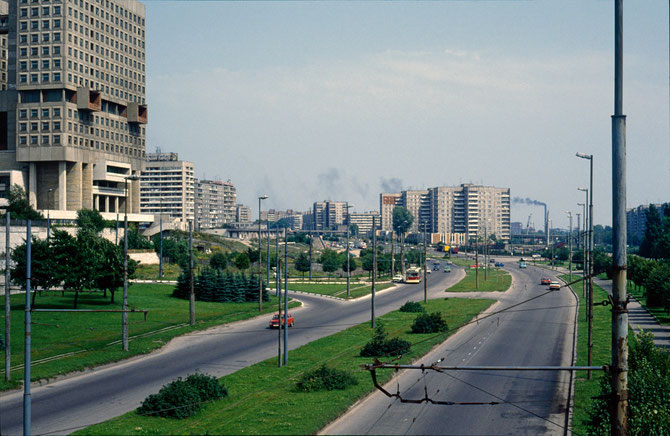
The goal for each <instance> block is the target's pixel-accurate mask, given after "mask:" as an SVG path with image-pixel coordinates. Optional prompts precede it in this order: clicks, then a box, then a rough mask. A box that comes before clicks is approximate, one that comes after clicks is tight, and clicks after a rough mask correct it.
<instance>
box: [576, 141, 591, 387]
mask: <svg viewBox="0 0 670 436" xmlns="http://www.w3.org/2000/svg"><path fill="white" fill-rule="evenodd" d="M576 155H577V157H579V158H581V159H587V160H588V161H589V164H590V165H589V167H590V170H589V193H588V195H589V276H588V277H589V281H588V283H589V302H588V305H589V339H588V344H589V346H588V349H589V355H588V364H589V365H591V362H592V358H593V335H592V333H593V155H592V154H584V153H579V152H578V153H577V154H576ZM587 378H588V379H589V380H590V379H591V371H588V372H587Z"/></svg>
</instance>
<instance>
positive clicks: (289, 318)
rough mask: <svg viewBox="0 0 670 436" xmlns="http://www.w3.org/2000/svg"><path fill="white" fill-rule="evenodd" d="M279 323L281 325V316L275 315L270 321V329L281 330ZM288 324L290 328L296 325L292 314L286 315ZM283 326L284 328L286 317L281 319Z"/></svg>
mask: <svg viewBox="0 0 670 436" xmlns="http://www.w3.org/2000/svg"><path fill="white" fill-rule="evenodd" d="M279 323H280V320H279V314H278V313H275V314H274V316H273V317H272V319H271V320H270V328H271V329H273V328H279ZM286 323H287V324H288V326H289V327H293V324H295V318H294V317H293V315H291V314H290V313H287V314H286ZM281 325H282V327H283V326H284V316H283V315H282V317H281Z"/></svg>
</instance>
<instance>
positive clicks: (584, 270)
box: [577, 203, 588, 311]
mask: <svg viewBox="0 0 670 436" xmlns="http://www.w3.org/2000/svg"><path fill="white" fill-rule="evenodd" d="M577 206H582V216H583V217H584V231H583V232H582V234H581V235H580V237H581V238H582V297H583V298H585V297H586V226H587V221H588V212H587V211H586V203H577ZM587 311H588V308H587Z"/></svg>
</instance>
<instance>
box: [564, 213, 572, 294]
mask: <svg viewBox="0 0 670 436" xmlns="http://www.w3.org/2000/svg"><path fill="white" fill-rule="evenodd" d="M565 213H567V214H568V218H569V219H570V230H569V231H568V250H569V253H568V259H569V265H570V281H571V282H572V212H570V211H566V212H565Z"/></svg>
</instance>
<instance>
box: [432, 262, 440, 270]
mask: <svg viewBox="0 0 670 436" xmlns="http://www.w3.org/2000/svg"><path fill="white" fill-rule="evenodd" d="M439 270H440V264H439V263H438V264H435V265H433V271H439Z"/></svg>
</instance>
